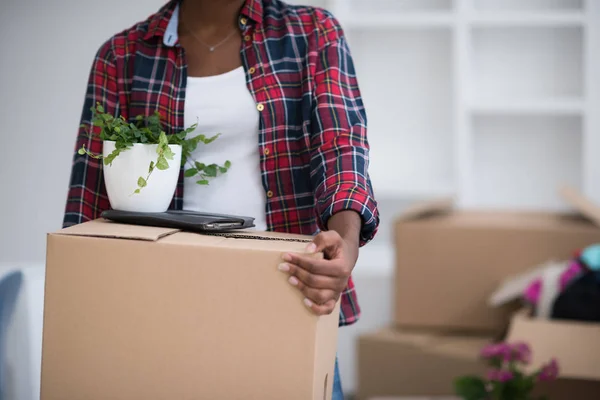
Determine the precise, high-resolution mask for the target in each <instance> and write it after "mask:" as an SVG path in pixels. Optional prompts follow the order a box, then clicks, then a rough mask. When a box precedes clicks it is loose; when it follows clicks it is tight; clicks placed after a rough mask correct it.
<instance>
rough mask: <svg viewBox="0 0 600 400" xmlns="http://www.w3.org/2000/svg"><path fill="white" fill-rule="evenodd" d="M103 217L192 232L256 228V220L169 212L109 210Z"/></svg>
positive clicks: (188, 212) (191, 212)
mask: <svg viewBox="0 0 600 400" xmlns="http://www.w3.org/2000/svg"><path fill="white" fill-rule="evenodd" d="M102 217H103V218H106V219H108V220H111V221H114V222H119V223H123V224H133V225H145V226H156V227H161V228H174V229H180V230H182V231H190V232H226V231H231V230H237V229H245V228H252V227H254V218H252V217H243V216H236V215H225V214H211V213H201V212H195V211H186V210H183V211H175V210H169V211H166V212H162V213H145V212H133V211H119V210H107V211H104V212H103V213H102Z"/></svg>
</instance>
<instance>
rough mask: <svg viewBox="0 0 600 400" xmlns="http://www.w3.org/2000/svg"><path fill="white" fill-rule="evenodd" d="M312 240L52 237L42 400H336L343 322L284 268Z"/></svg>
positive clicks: (79, 230) (108, 226) (116, 232)
mask: <svg viewBox="0 0 600 400" xmlns="http://www.w3.org/2000/svg"><path fill="white" fill-rule="evenodd" d="M307 241H310V238H306V237H299V236H292V235H277V234H266V233H265V234H260V235H258V236H257V234H256V233H252V232H248V233H242V232H240V233H237V234H235V235H229V236H223V237H222V236H206V235H199V234H192V233H184V232H179V231H177V230H175V229H164V228H153V227H141V226H133V225H121V224H116V223H110V222H107V221H102V220H99V221H93V222H89V223H84V224H81V225H77V226H74V227H71V228H67V229H65V230H62V231H60V232H57V233H54V234H51V235H49V237H48V254H47V264H46V291H45V307H44V314H45V315H44V333H43V335H44V338H43V356H42V382H41V399H42V400H71V399H72V400H81V399H88V400H95V399H98V400H100V399H102V400H104V399H114V400H136V399H145V400H152V399H157V400H158V399H215V400H218V399H224V400H225V399H260V400H265V399H273V400H275V399H277V400H280V399H297V400H307V399H318V400H323V399H325V400H327V399H331V394H332V384H333V372H334V362H335V354H336V341H337V326H338V315H337V314H336V313H335V312H334V313H332V314H331V315H328V316H323V317H317V316H315V315H314V314H313V313H312V312H311V311H310V310H309V309H308V308H307V307H305V306H304V305H303V304H302V296H301V294H300V292H299V291H297V290H295V289H294V288H293V287H291V286H290V285H289V284H288V283H287V281H286V276H285V274H282V273H281V272H279V271H278V270H277V265H278V264H279V262H280V260H281V256H282V254H283V253H284V252H303V251H304V248H305V246H306V242H307ZM338 307H339V304H338Z"/></svg>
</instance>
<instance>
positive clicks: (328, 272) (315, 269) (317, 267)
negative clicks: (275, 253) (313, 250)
mask: <svg viewBox="0 0 600 400" xmlns="http://www.w3.org/2000/svg"><path fill="white" fill-rule="evenodd" d="M284 259H285V260H286V261H287V262H288V263H289V264H292V265H296V266H297V267H299V268H301V269H303V270H304V271H306V272H308V273H310V274H312V275H321V276H329V277H332V278H341V277H344V276H345V274H346V271H345V268H344V266H343V262H342V261H340V260H325V259H323V258H314V257H311V256H307V255H301V254H291V255H289V257H284Z"/></svg>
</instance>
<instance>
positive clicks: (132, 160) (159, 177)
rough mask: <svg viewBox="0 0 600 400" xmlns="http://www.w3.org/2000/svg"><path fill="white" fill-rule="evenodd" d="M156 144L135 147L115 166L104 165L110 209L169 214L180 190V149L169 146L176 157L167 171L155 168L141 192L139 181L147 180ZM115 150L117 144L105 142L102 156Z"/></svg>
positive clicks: (119, 156) (175, 146)
mask: <svg viewBox="0 0 600 400" xmlns="http://www.w3.org/2000/svg"><path fill="white" fill-rule="evenodd" d="M157 147H158V145H155V144H134V145H133V147H131V148H129V149H127V150H125V151H123V152H122V153H121V154H119V155H118V156H117V157H116V158H115V159H114V161H113V162H112V165H106V164H105V165H104V181H105V184H106V192H107V194H108V200H109V201H110V206H111V207H112V208H113V209H115V210H122V211H137V212H164V211H167V209H168V208H169V205H170V204H171V200H172V199H173V194H174V193H175V189H176V187H177V181H178V179H179V171H180V168H181V146H180V145H169V147H170V148H171V150H172V151H173V153H174V154H175V157H174V158H173V159H172V160H167V161H168V162H169V168H167V169H166V170H163V171H161V170H159V169H157V168H155V169H154V171H153V172H152V175H150V178H149V179H148V181H147V185H146V187H144V188H143V189H141V190H140V193H134V192H135V190H136V189H137V188H138V184H137V182H138V179H139V178H140V177H142V178H144V179H146V177H147V176H148V167H149V166H150V162H151V161H154V163H156V159H157V157H158V154H156V148H157ZM114 149H115V142H112V141H108V140H107V141H104V143H103V156H104V157H106V156H108V155H109V154H110V153H112V151H113V150H114Z"/></svg>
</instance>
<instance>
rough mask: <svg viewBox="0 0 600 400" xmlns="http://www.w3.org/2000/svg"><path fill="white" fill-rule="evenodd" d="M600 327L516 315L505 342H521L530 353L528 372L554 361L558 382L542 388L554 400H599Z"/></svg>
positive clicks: (521, 312)
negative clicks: (599, 341)
mask: <svg viewBox="0 0 600 400" xmlns="http://www.w3.org/2000/svg"><path fill="white" fill-rule="evenodd" d="M599 338H600V324H592V323H585V322H581V323H577V322H573V321H560V320H543V319H538V318H532V317H530V316H529V312H528V311H527V310H521V311H519V312H517V313H515V315H514V317H513V318H512V321H511V325H510V331H509V333H508V336H507V338H506V340H507V341H510V342H515V341H523V342H526V343H528V344H529V345H530V347H531V350H532V355H533V359H532V363H531V366H530V369H531V370H534V369H537V368H540V367H541V366H542V365H543V364H545V363H547V362H548V361H550V360H551V359H552V358H556V359H557V361H558V364H559V370H560V372H559V377H560V379H559V380H558V381H556V382H552V383H550V384H546V385H541V386H540V388H539V392H540V394H546V395H549V396H550V398H551V399H553V400H555V399H556V400H573V399H578V400H579V399H581V400H595V399H600V346H598V340H599Z"/></svg>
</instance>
